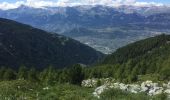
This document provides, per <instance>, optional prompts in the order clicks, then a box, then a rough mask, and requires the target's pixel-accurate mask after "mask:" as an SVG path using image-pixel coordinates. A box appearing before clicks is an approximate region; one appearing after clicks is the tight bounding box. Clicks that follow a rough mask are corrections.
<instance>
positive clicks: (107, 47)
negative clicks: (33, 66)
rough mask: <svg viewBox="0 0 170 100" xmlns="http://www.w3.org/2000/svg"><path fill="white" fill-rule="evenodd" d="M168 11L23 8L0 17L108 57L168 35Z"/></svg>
mask: <svg viewBox="0 0 170 100" xmlns="http://www.w3.org/2000/svg"><path fill="white" fill-rule="evenodd" d="M161 9H162V10H161ZM168 9H170V8H169V7H164V6H163V7H161V8H160V7H152V6H151V7H136V6H120V7H108V6H101V5H96V6H89V5H85V6H83V5H82V6H73V7H45V8H32V7H28V6H24V5H23V6H20V7H18V8H16V9H9V10H0V17H2V18H8V19H12V20H15V21H18V22H21V23H25V24H29V25H31V26H34V27H37V28H40V29H43V30H46V31H50V32H55V33H60V34H63V35H66V36H69V37H71V38H73V39H76V40H78V41H80V42H81V43H84V44H88V45H89V46H90V47H93V48H95V49H96V50H98V51H101V52H103V53H106V54H108V53H109V54H110V53H112V52H114V51H115V50H116V49H118V48H119V47H122V46H125V45H127V44H129V43H132V42H135V41H138V40H141V39H144V38H148V37H151V36H155V35H157V34H160V33H166V34H169V33H170V27H169V26H170V23H169V22H170V19H169V18H170V14H169V10H168ZM155 12H159V13H155ZM141 33H142V34H141ZM87 41H88V43H87Z"/></svg>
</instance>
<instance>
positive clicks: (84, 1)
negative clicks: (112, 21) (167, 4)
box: [0, 0, 163, 10]
mask: <svg viewBox="0 0 170 100" xmlns="http://www.w3.org/2000/svg"><path fill="white" fill-rule="evenodd" d="M20 5H26V6H30V7H35V8H40V7H44V6H50V7H56V6H76V5H107V6H120V5H134V6H152V5H156V6H161V5H163V4H158V3H155V2H137V0H26V1H22V0H18V1H17V2H16V3H7V2H3V3H0V9H3V10H6V9H13V8H17V7H19V6H20Z"/></svg>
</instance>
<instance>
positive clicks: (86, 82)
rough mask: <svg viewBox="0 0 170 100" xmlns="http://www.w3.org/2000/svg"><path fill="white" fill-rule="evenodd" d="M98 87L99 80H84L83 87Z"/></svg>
mask: <svg viewBox="0 0 170 100" xmlns="http://www.w3.org/2000/svg"><path fill="white" fill-rule="evenodd" d="M96 85H97V79H88V80H83V81H82V84H81V86H83V87H88V88H90V87H95V86H96Z"/></svg>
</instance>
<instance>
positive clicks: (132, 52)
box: [95, 35, 170, 82]
mask: <svg viewBox="0 0 170 100" xmlns="http://www.w3.org/2000/svg"><path fill="white" fill-rule="evenodd" d="M96 68H97V70H96ZM96 68H95V72H96V73H97V72H99V73H98V74H97V75H100V76H101V73H104V74H103V75H104V77H114V78H117V79H120V80H122V81H125V82H127V81H128V82H131V81H136V80H140V79H143V78H145V79H146V80H147V79H149V80H169V79H170V35H159V36H156V37H152V38H148V39H145V40H141V41H138V42H135V43H132V44H129V45H127V46H124V47H122V48H120V49H118V50H117V51H116V52H114V53H113V54H111V55H109V56H108V57H106V59H105V60H104V61H103V63H102V64H99V66H98V67H96ZM103 75H102V76H103ZM146 77H147V78H146ZM148 77H150V78H148Z"/></svg>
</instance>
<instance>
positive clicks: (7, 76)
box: [3, 68, 16, 80]
mask: <svg viewBox="0 0 170 100" xmlns="http://www.w3.org/2000/svg"><path fill="white" fill-rule="evenodd" d="M14 79H16V74H15V72H14V71H13V70H12V69H10V68H8V69H6V70H5V72H4V73H3V80H14Z"/></svg>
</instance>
